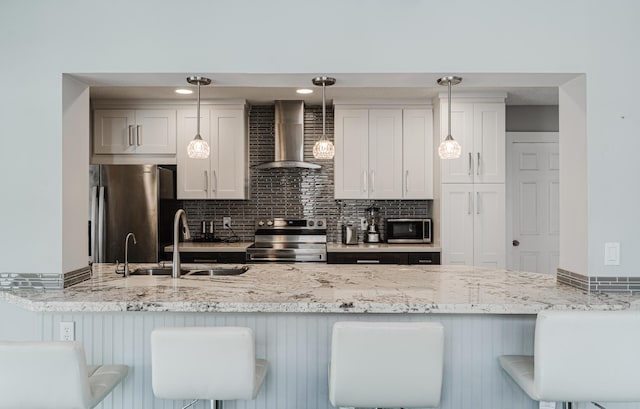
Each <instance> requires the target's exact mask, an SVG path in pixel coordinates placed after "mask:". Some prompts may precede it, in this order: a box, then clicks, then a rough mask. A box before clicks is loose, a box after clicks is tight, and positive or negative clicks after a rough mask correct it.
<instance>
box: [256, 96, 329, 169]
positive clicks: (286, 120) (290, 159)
mask: <svg viewBox="0 0 640 409" xmlns="http://www.w3.org/2000/svg"><path fill="white" fill-rule="evenodd" d="M275 106H276V115H275V117H276V118H275V122H276V123H275V131H276V135H275V155H274V157H275V159H274V161H273V162H267V163H262V164H260V165H257V166H256V167H255V168H256V169H274V168H307V169H320V168H321V166H320V165H316V164H315V163H309V162H305V161H304V101H276V102H275Z"/></svg>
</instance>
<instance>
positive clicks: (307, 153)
mask: <svg viewBox="0 0 640 409" xmlns="http://www.w3.org/2000/svg"><path fill="white" fill-rule="evenodd" d="M321 135H322V106H305V112H304V138H305V141H304V158H305V160H306V161H308V162H313V163H317V164H319V165H322V168H321V169H317V170H314V169H299V168H295V169H262V170H260V169H254V168H253V166H255V165H258V164H260V163H263V162H268V161H272V160H273V153H274V106H273V105H258V106H252V107H251V108H250V111H249V166H250V184H251V185H250V188H249V200H183V201H180V202H181V203H179V205H181V206H182V207H183V208H184V210H185V212H186V213H187V219H188V220H189V228H190V229H191V231H192V232H193V233H195V234H199V233H200V222H201V221H202V220H206V221H210V220H213V221H214V226H215V234H216V237H219V238H222V239H227V238H229V237H231V234H232V233H231V231H229V230H223V229H222V217H223V216H231V219H232V222H231V227H232V229H233V232H234V233H235V234H236V235H237V236H238V237H239V238H240V240H242V241H253V235H254V231H255V220H256V219H260V218H272V217H285V218H311V217H317V218H318V217H323V218H326V219H327V225H328V226H327V236H328V240H329V241H330V242H338V241H340V240H341V230H340V226H341V224H342V223H343V222H349V223H358V222H359V219H360V217H364V216H365V209H366V208H367V207H369V206H370V205H371V204H375V205H376V206H377V207H379V208H380V214H379V216H380V219H381V221H382V220H384V219H386V218H390V217H399V216H405V217H429V216H430V215H431V205H432V202H431V201H429V200H376V201H373V200H335V199H334V198H333V161H332V160H317V159H314V158H313V153H312V150H313V145H314V143H315V141H316V140H318V139H319V138H320V136H321ZM327 135H328V136H329V139H331V140H333V110H332V109H330V108H329V109H327ZM380 224H381V226H380V228H381V231H382V235H383V237H384V225H383V223H380Z"/></svg>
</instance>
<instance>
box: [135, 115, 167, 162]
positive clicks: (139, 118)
mask: <svg viewBox="0 0 640 409" xmlns="http://www.w3.org/2000/svg"><path fill="white" fill-rule="evenodd" d="M135 131H136V138H135V144H136V153H143V154H175V153H176V110H175V109H139V110H136V129H135Z"/></svg>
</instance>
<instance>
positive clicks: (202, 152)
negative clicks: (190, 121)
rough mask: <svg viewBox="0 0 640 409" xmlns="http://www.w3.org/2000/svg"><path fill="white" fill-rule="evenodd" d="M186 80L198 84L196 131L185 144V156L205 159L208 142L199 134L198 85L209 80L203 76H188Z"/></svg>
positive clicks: (209, 82)
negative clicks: (187, 143)
mask: <svg viewBox="0 0 640 409" xmlns="http://www.w3.org/2000/svg"><path fill="white" fill-rule="evenodd" d="M187 82H188V83H189V84H198V108H197V110H196V118H197V124H198V125H197V133H196V136H195V137H194V138H193V140H192V141H191V142H189V146H187V156H189V158H191V159H207V158H209V154H210V153H211V152H210V149H209V144H208V143H207V141H205V140H204V139H202V136H200V85H209V84H211V80H210V79H209V78H205V77H188V78H187Z"/></svg>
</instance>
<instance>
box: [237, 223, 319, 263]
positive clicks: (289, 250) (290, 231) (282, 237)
mask: <svg viewBox="0 0 640 409" xmlns="http://www.w3.org/2000/svg"><path fill="white" fill-rule="evenodd" d="M247 261H254V262H255V261H320V262H323V261H327V220H326V219H283V218H275V219H262V220H257V221H256V236H255V242H254V243H253V244H252V245H251V246H249V248H247Z"/></svg>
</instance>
